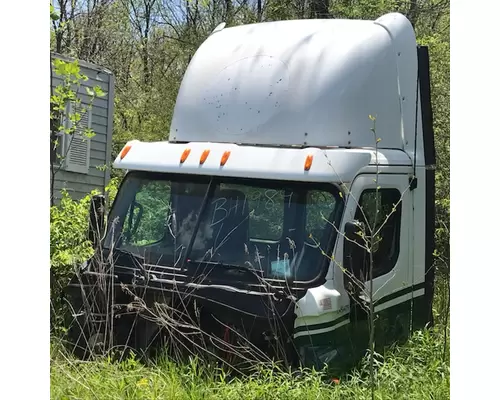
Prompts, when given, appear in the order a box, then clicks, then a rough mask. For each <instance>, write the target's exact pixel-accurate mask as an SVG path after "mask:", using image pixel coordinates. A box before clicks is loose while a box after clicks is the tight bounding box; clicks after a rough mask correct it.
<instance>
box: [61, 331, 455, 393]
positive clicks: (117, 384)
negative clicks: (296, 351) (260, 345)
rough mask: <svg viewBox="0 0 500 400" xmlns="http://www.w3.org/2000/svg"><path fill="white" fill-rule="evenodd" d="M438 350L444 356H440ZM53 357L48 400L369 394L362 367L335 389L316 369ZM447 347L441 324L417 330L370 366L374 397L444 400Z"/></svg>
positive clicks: (448, 374)
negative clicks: (249, 370) (228, 368)
mask: <svg viewBox="0 0 500 400" xmlns="http://www.w3.org/2000/svg"><path fill="white" fill-rule="evenodd" d="M443 350H444V354H445V356H446V357H445V359H443ZM60 354H61V353H57V354H54V355H53V357H52V359H51V398H53V399H69V398H78V399H94V398H99V399H134V400H135V399H137V400H140V399H200V400H201V399H235V400H244V399H259V400H260V399H269V400H272V399H297V400H308V399H311V400H312V399H314V400H316V399H320V400H322V399H325V400H326V399H353V400H356V399H366V398H369V395H370V385H369V380H368V377H367V365H366V363H365V364H364V365H362V366H361V368H360V369H359V370H355V371H353V372H352V373H351V374H349V375H348V376H344V377H340V381H339V383H338V384H334V383H330V382H331V378H332V377H329V376H326V375H324V374H323V373H321V372H314V371H303V374H302V376H301V377H297V376H296V375H295V374H292V373H290V372H282V371H279V370H276V369H269V368H262V369H259V370H258V371H256V373H255V374H253V375H252V376H250V377H246V378H231V377H230V376H228V375H227V374H225V373H223V372H221V371H218V370H215V369H214V368H211V367H210V366H204V365H202V364H200V363H199V362H197V361H196V359H193V360H192V361H191V363H188V364H187V365H176V364H173V363H171V362H170V361H168V360H166V359H165V360H160V361H159V362H158V363H156V364H154V365H150V366H145V365H143V364H141V363H139V362H137V361H136V360H135V358H134V357H131V358H130V359H128V360H125V361H123V362H122V363H113V362H111V361H109V360H108V359H102V360H98V361H94V362H83V363H79V362H77V361H75V360H72V359H71V358H70V357H68V356H64V357H63V356H61V355H60ZM448 356H449V344H446V345H445V343H444V336H443V327H436V329H433V330H428V331H427V330H426V331H422V332H416V333H415V334H414V335H413V337H412V338H411V340H410V342H409V343H407V344H406V345H404V346H403V347H396V348H394V349H393V350H392V351H391V352H389V353H388V354H386V356H385V358H384V363H378V365H377V368H376V373H377V378H378V384H377V387H376V390H375V398H376V399H384V400H386V399H387V400H390V399H398V400H404V399H412V400H418V399H422V400H427V399H449V398H450V393H449V391H450V389H449V383H450V368H449V365H448V363H447V357H448Z"/></svg>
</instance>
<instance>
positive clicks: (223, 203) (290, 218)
mask: <svg viewBox="0 0 500 400" xmlns="http://www.w3.org/2000/svg"><path fill="white" fill-rule="evenodd" d="M338 193H339V190H338V188H337V187H336V186H334V185H332V184H319V183H305V182H296V183H294V182H284V181H273V180H256V179H247V178H228V177H220V178H219V177H217V178H216V177H214V178H211V177H206V176H194V175H178V174H176V175H172V174H159V173H158V174H156V173H155V174H153V173H151V172H148V173H140V172H133V173H129V174H128V175H127V176H126V178H125V180H124V182H123V184H122V186H121V188H120V191H119V193H118V195H117V197H116V199H115V203H114V205H113V209H112V210H111V213H110V216H109V227H108V233H107V237H106V241H105V246H106V247H108V248H110V247H111V245H112V243H111V242H114V243H113V247H114V248H117V249H120V250H124V251H127V252H131V253H133V254H137V255H139V256H141V257H144V258H145V261H146V262H147V263H149V264H153V263H154V264H159V265H166V266H174V267H179V266H182V265H185V264H191V263H200V262H210V263H216V264H219V263H220V265H221V267H224V265H228V266H238V267H242V268H250V269H254V270H259V271H260V273H261V274H262V276H263V277H265V278H275V279H290V278H291V279H293V280H296V281H311V280H313V279H315V278H316V277H317V276H318V275H319V274H320V272H321V269H322V268H323V266H324V265H325V262H326V258H325V256H324V255H322V250H324V251H325V252H326V251H328V250H331V248H329V247H331V245H332V244H333V243H334V239H335V233H336V229H335V228H334V227H333V224H337V223H338V219H339V217H340V212H341V208H342V200H341V198H340V196H339V194H338Z"/></svg>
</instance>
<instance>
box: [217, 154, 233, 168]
mask: <svg viewBox="0 0 500 400" xmlns="http://www.w3.org/2000/svg"><path fill="white" fill-rule="evenodd" d="M230 155H231V152H230V151H225V152H224V154H223V155H222V157H221V159H220V166H221V167H222V166H224V165H225V164H226V163H227V159H228V158H229V156H230Z"/></svg>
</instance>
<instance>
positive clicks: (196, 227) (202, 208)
mask: <svg viewBox="0 0 500 400" xmlns="http://www.w3.org/2000/svg"><path fill="white" fill-rule="evenodd" d="M214 190H215V186H214V178H213V177H211V178H210V182H209V184H208V187H207V191H206V192H205V196H203V201H202V203H201V206H200V209H199V211H198V217H197V218H196V222H195V224H194V228H193V233H192V234H191V238H190V239H189V243H188V246H187V248H186V252H185V253H184V257H183V258H182V262H181V265H180V268H181V270H182V269H184V266H185V265H186V262H187V260H188V256H189V253H191V250H192V249H193V245H194V241H195V239H196V235H197V234H198V230H199V229H200V224H201V220H202V217H203V213H204V212H205V208H207V204H208V199H209V197H210V194H212V193H213V192H214Z"/></svg>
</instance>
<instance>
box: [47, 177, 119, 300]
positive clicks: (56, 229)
mask: <svg viewBox="0 0 500 400" xmlns="http://www.w3.org/2000/svg"><path fill="white" fill-rule="evenodd" d="M117 185H118V181H117V180H116V179H114V180H112V181H111V182H110V183H109V185H108V186H107V187H106V195H107V197H108V199H109V201H110V202H111V201H112V200H113V199H114V198H115V196H116V191H117ZM98 193H99V192H98V191H93V192H92V193H90V194H89V195H87V196H85V197H84V198H83V199H81V200H79V201H76V200H73V199H71V197H70V195H69V194H68V192H67V191H65V190H63V191H62V198H61V201H60V203H59V204H58V205H54V206H52V207H51V208H50V270H51V275H52V284H51V296H52V297H53V298H57V297H58V296H59V294H60V292H61V290H62V288H63V287H64V286H65V285H66V284H67V283H68V280H69V279H70V277H71V274H72V273H73V271H74V269H75V268H76V267H78V266H79V265H80V264H81V263H83V262H84V261H86V260H88V259H89V258H90V257H91V256H92V254H93V248H92V244H91V243H90V242H89V240H88V238H87V232H88V227H89V207H90V199H91V197H92V195H94V194H98Z"/></svg>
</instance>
